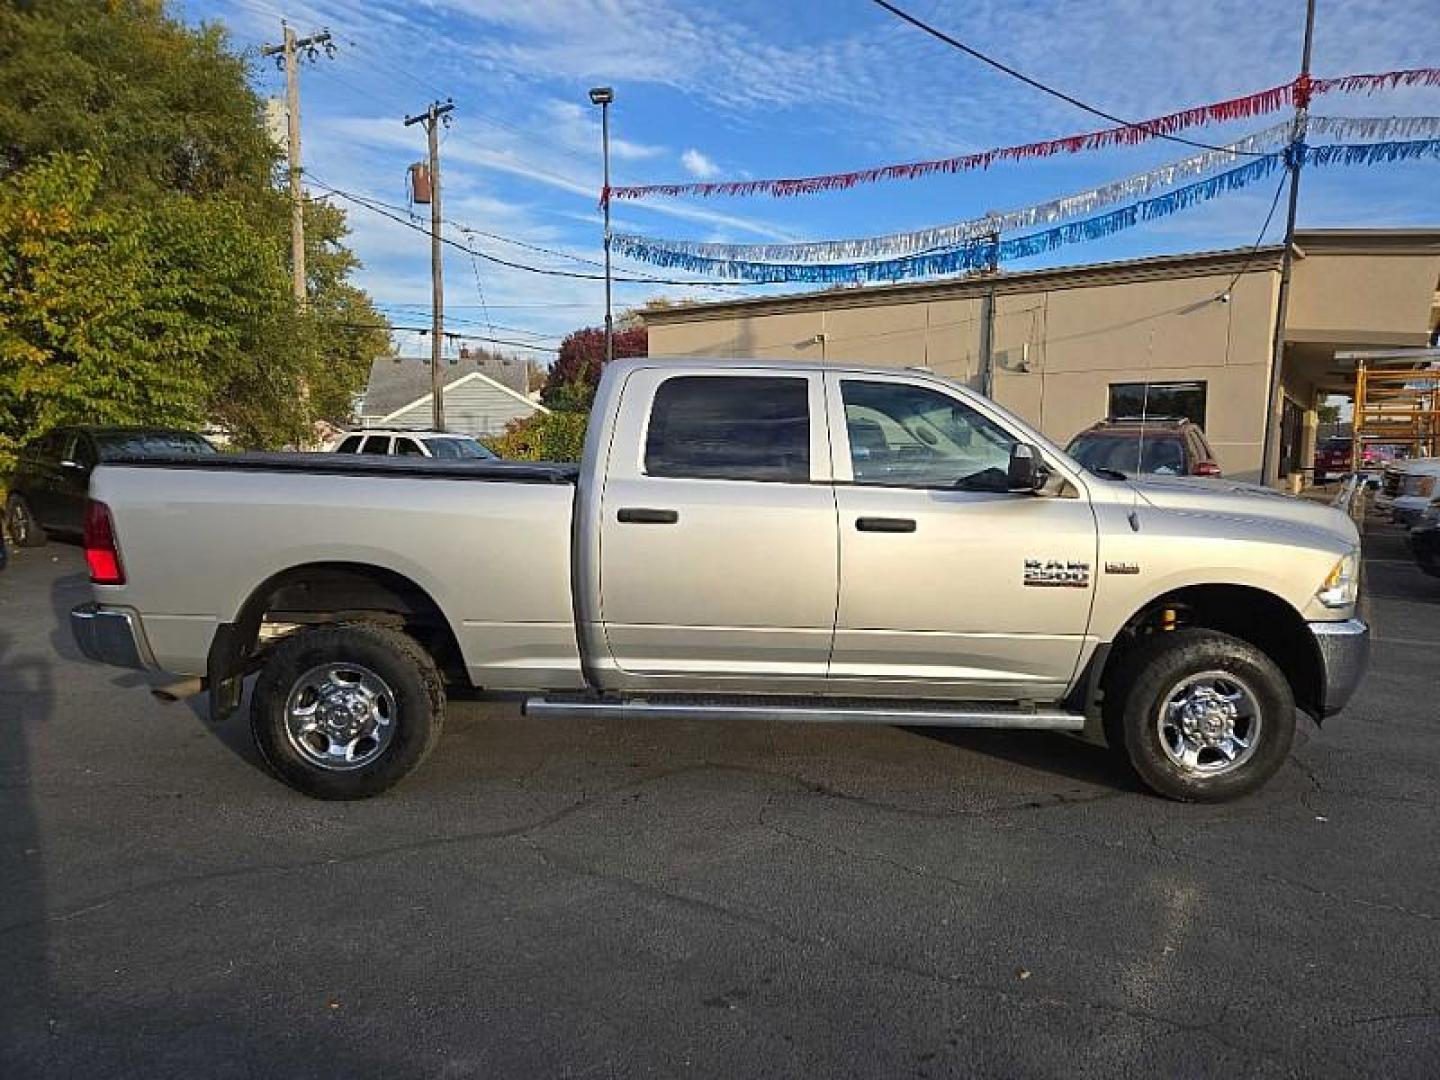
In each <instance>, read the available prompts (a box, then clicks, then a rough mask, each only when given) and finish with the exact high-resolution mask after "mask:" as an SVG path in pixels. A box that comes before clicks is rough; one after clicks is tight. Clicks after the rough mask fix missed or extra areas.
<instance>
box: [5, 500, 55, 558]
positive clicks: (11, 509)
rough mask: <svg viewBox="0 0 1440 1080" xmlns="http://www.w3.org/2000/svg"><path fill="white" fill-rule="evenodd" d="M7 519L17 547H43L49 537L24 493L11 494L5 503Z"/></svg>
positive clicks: (11, 535) (12, 538) (11, 537)
mask: <svg viewBox="0 0 1440 1080" xmlns="http://www.w3.org/2000/svg"><path fill="white" fill-rule="evenodd" d="M5 520H6V524H7V525H8V526H9V529H10V539H11V540H13V541H15V546H16V547H23V548H33V547H41V546H42V545H43V544H44V543H45V541H46V540H48V539H49V537H47V536H46V535H45V530H44V529H42V528H41V527H40V523H39V522H38V521H36V520H35V515H34V514H33V513H31V511H30V504H29V503H27V502H26V501H25V497H24V496H23V495H11V496H10V499H9V501H8V502H6V504H5Z"/></svg>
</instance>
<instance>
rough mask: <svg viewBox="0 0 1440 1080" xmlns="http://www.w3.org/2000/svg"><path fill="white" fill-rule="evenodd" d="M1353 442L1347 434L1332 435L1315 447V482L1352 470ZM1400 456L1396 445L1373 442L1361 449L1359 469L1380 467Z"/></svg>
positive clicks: (1321, 481)
mask: <svg viewBox="0 0 1440 1080" xmlns="http://www.w3.org/2000/svg"><path fill="white" fill-rule="evenodd" d="M1351 442H1352V440H1351V439H1350V437H1349V436H1347V435H1332V436H1331V437H1330V438H1328V439H1326V440H1325V441H1324V442H1322V443H1321V444H1320V445H1319V446H1317V447H1316V448H1315V482H1316V483H1317V484H1323V483H1325V481H1326V480H1328V479H1330V477H1332V476H1334V477H1339V476H1344V475H1345V474H1346V473H1348V472H1350V471H1351V467H1350V444H1351ZM1399 456H1400V454H1399V451H1398V450H1397V448H1396V447H1393V446H1382V445H1379V444H1374V443H1372V444H1371V445H1369V446H1365V447H1363V448H1362V449H1361V451H1360V468H1359V469H1358V470H1357V471H1359V472H1365V471H1366V470H1376V469H1379V468H1380V467H1381V466H1382V465H1384V464H1385V463H1386V462H1387V461H1394V460H1395V459H1396V458H1397V457H1399Z"/></svg>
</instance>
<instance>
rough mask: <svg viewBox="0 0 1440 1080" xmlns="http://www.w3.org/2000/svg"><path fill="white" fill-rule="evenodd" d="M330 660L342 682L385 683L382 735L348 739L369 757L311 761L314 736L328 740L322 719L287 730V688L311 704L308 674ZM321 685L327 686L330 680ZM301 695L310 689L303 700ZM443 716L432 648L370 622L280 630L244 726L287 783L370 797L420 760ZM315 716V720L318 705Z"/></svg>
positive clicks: (325, 793)
mask: <svg viewBox="0 0 1440 1080" xmlns="http://www.w3.org/2000/svg"><path fill="white" fill-rule="evenodd" d="M330 668H338V669H342V671H343V674H344V677H345V678H346V679H348V680H349V682H343V683H341V684H340V685H341V686H342V689H343V688H344V687H345V686H349V685H352V684H353V685H355V686H360V685H361V682H360V680H364V685H366V686H368V688H369V689H370V690H371V691H373V690H374V689H375V688H376V687H375V680H377V679H378V681H379V686H380V687H382V688H383V693H382V694H381V695H380V698H381V699H382V700H383V702H384V705H383V707H380V708H377V710H376V713H375V715H376V716H377V717H381V718H382V719H385V718H386V717H388V721H387V722H384V723H383V724H382V725H381V726H383V728H384V729H385V734H384V736H383V738H380V737H374V738H372V737H370V736H362V737H361V738H360V739H358V740H355V742H354V743H352V746H359V747H362V748H363V750H364V753H365V754H369V753H372V752H373V753H374V756H373V759H371V760H363V756H364V755H362V760H361V761H360V762H358V763H357V764H353V765H352V764H344V763H341V762H339V761H338V760H335V759H332V761H333V763H332V764H331V765H329V766H328V767H327V766H325V765H322V764H319V763H317V762H316V760H315V759H316V758H317V757H321V756H323V755H322V754H321V753H320V752H319V751H317V750H316V748H315V745H314V743H315V742H317V741H318V742H320V744H321V745H334V743H333V742H332V739H331V735H330V734H327V733H326V732H328V731H329V728H328V727H325V728H324V730H322V731H320V732H316V733H315V734H314V735H313V736H301V737H300V738H298V739H297V738H296V737H292V735H291V731H290V727H289V715H288V705H289V703H290V699H291V694H292V692H294V693H296V694H297V695H298V696H297V699H296V702H297V705H298V706H299V707H302V708H304V707H309V708H312V709H314V708H315V706H314V704H312V703H314V702H315V701H316V698H315V697H314V696H313V694H312V692H311V691H310V690H307V689H306V686H307V685H308V683H307V680H309V679H311V677H312V676H313V675H314V673H315V672H316V671H317V670H320V669H330ZM325 685H326V687H327V689H333V685H332V684H331V683H329V682H326V683H325ZM362 693H364V691H362ZM307 695H312V696H310V697H309V698H308V701H307ZM387 695H388V696H387ZM357 700H358V699H357ZM336 712H338V709H337V710H336ZM326 715H331V714H326ZM340 715H342V716H343V715H344V714H343V713H342V714H340ZM444 717H445V689H444V684H443V682H442V680H441V677H440V673H439V671H438V670H436V667H435V661H434V660H433V659H431V657H430V654H429V653H427V652H426V651H425V650H424V649H423V648H422V647H421V646H420V644H419V643H418V642H417V641H416V640H415V639H414V638H412V637H410V636H409V635H408V634H404V633H402V632H400V631H398V630H392V629H389V628H388V627H384V626H377V625H373V624H369V623H345V624H342V625H337V626H322V627H317V628H315V629H313V630H302V631H298V632H296V633H295V634H293V635H291V636H289V637H287V638H285V639H284V640H283V641H281V642H280V644H278V645H277V646H276V647H275V649H274V651H273V652H272V653H271V654H270V656H269V658H268V659H267V660H266V661H265V665H264V667H263V668H262V669H261V671H260V677H259V679H257V680H256V682H255V690H254V693H253V694H252V695H251V703H250V731H251V734H252V735H253V736H254V738H255V745H256V746H257V747H258V748H259V750H260V755H261V756H262V757H263V758H264V759H265V763H266V764H267V765H268V766H269V767H270V770H271V771H272V772H273V773H274V774H275V775H276V776H277V777H279V778H280V779H281V780H283V781H284V782H285V783H287V784H289V785H290V786H291V787H293V788H295V789H296V790H297V791H301V792H303V793H304V794H306V795H309V796H311V797H312V798H316V799H368V798H370V797H371V796H372V795H378V794H380V793H381V792H382V791H386V790H388V789H389V788H391V787H393V786H394V785H395V784H397V783H399V781H400V780H401V779H403V778H404V777H405V776H406V774H408V773H409V772H410V771H411V770H412V769H414V768H415V767H416V766H417V765H419V764H420V763H421V762H422V761H424V760H425V757H426V755H428V754H429V753H430V751H431V749H432V748H433V747H434V745H435V742H436V740H437V739H438V738H439V737H440V729H441V727H442V725H443V723H444ZM315 718H316V719H317V721H318V720H319V718H320V713H318V712H317V713H316V717H315ZM337 722H342V721H337ZM356 722H357V723H361V721H358V720H357V721H356ZM296 723H297V724H300V723H302V721H299V720H297V721H296ZM392 725H393V726H392ZM347 734H348V732H347ZM302 739H303V740H309V741H304V742H303V743H302V741H301V740H302ZM371 742H373V743H374V744H375V745H374V746H373V747H372V746H370V745H369V743H371Z"/></svg>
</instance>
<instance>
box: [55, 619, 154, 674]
mask: <svg viewBox="0 0 1440 1080" xmlns="http://www.w3.org/2000/svg"><path fill="white" fill-rule="evenodd" d="M70 632H71V633H72V634H73V635H74V636H75V644H77V645H79V646H80V651H81V652H82V653H84V654H85V655H86V656H87V657H89V658H90V659H91V660H98V661H99V662H100V663H102V664H113V665H114V666H116V667H126V668H138V669H140V670H142V671H143V670H147V669H153V668H154V667H155V666H156V665H155V657H154V655H153V654H152V653H151V652H150V645H149V643H148V642H147V641H146V640H145V631H144V629H143V628H142V627H141V625H140V616H139V615H137V614H136V613H135V612H133V611H131V610H130V609H129V608H107V607H100V606H99V605H98V604H81V605H80V606H79V607H77V608H74V609H73V610H72V611H71V612H70Z"/></svg>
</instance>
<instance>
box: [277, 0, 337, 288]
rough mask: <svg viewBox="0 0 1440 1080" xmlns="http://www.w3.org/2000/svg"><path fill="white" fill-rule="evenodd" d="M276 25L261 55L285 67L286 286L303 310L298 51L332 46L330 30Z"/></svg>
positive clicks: (314, 51)
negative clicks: (305, 33) (273, 40)
mask: <svg viewBox="0 0 1440 1080" xmlns="http://www.w3.org/2000/svg"><path fill="white" fill-rule="evenodd" d="M280 27H281V29H282V30H283V31H284V37H283V39H282V40H281V43H280V44H279V45H266V46H265V47H264V48H262V49H261V50H260V55H261V56H279V57H281V63H282V64H283V65H284V68H285V113H286V119H287V127H286V139H285V141H286V143H287V146H286V152H287V156H288V157H289V159H290V161H289V165H290V169H289V171H290V286H291V291H292V292H293V293H294V296H295V305H296V306H297V307H298V308H299V309H300V310H301V311H304V310H305V299H306V297H305V291H306V290H305V193H304V191H303V190H302V188H301V186H300V176H301V171H302V170H301V167H300V52H301V50H304V51H305V53H306V55H307V56H310V57H311V58H312V59H313V58H314V57H315V56H316V55H318V50H319V49H321V48H323V49H324V50H325V52H326V53H327V54H328V55H333V54H334V52H335V46H334V45H333V44H332V43H331V41H330V31H328V30H321V31H320V32H319V33H318V34H311V35H310V36H309V37H304V38H297V37H296V36H295V28H294V27H293V26H291V25H290V24H289V23H287V22H285V21H284V20H283V19H282V20H281V21H280Z"/></svg>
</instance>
